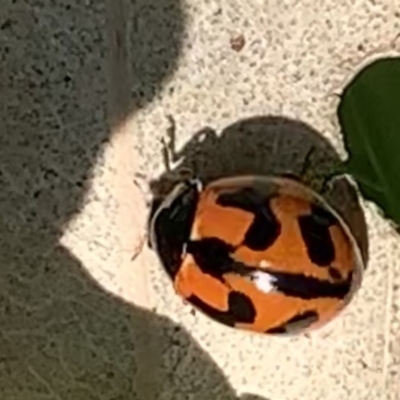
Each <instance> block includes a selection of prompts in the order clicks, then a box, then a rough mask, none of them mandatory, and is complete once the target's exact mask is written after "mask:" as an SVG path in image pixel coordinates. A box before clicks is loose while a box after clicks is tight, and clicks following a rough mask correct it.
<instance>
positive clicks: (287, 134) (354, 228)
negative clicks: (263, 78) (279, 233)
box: [148, 116, 369, 268]
mask: <svg viewBox="0 0 400 400" xmlns="http://www.w3.org/2000/svg"><path fill="white" fill-rule="evenodd" d="M174 158H175V161H179V162H177V164H178V165H177V166H176V167H174V168H172V170H171V171H165V172H164V173H163V174H161V176H159V177H157V178H156V179H154V180H152V181H151V182H150V184H149V186H150V191H151V194H152V202H151V207H150V213H149V219H148V221H149V222H150V220H151V218H152V216H153V214H154V212H155V211H156V209H157V207H158V206H159V205H160V203H161V201H162V199H163V198H164V197H165V196H166V195H167V194H168V193H169V191H170V190H171V189H172V188H173V186H174V185H175V184H176V183H177V182H179V180H180V178H179V177H180V176H182V175H181V174H180V171H184V170H187V169H188V170H190V171H192V172H193V175H194V176H195V177H197V178H199V179H200V180H201V181H202V182H203V184H204V185H206V184H207V183H209V182H211V181H212V180H214V179H218V178H224V177H229V176H234V175H246V174H252V175H281V174H291V175H294V176H296V177H297V178H298V179H299V180H300V181H301V182H303V183H304V184H306V185H309V186H310V187H311V188H313V189H314V190H315V191H317V192H319V193H320V194H323V196H324V197H325V198H326V199H327V201H328V202H329V203H330V205H331V206H332V207H333V208H334V209H335V210H336V211H337V212H338V213H339V215H340V216H341V217H342V218H343V220H344V221H345V222H346V223H347V224H348V226H349V228H350V230H351V232H352V234H353V236H354V238H355V240H356V242H357V244H358V246H359V248H360V252H361V256H362V259H363V262H364V265H365V268H366V266H367V265H368V258H369V243H368V234H367V225H366V221H365V217H364V213H363V211H362V208H361V205H360V202H359V199H358V196H357V192H356V189H355V187H354V186H353V185H352V184H351V183H350V181H349V180H348V179H347V178H346V177H344V176H342V177H338V178H336V179H335V180H333V181H332V182H331V183H330V185H328V186H325V185H323V181H324V179H325V178H326V176H327V175H328V173H329V172H330V171H331V169H332V167H334V166H337V164H338V163H339V162H340V157H339V155H338V154H337V152H336V151H335V149H334V148H333V146H332V145H331V144H330V143H329V142H328V140H326V139H325V138H323V137H322V135H320V134H319V133H318V132H317V131H316V130H315V129H313V128H312V127H310V126H309V125H307V124H305V123H303V122H300V121H297V120H292V119H289V118H285V117H281V116H255V117H252V118H248V119H243V120H240V121H237V122H236V123H233V124H232V125H229V126H228V127H226V128H225V129H223V131H222V132H221V134H217V133H216V132H215V131H214V130H213V129H211V128H208V127H206V128H204V129H202V130H200V131H199V132H197V133H196V134H195V135H194V136H193V138H192V139H191V140H190V141H189V142H188V143H186V144H185V145H184V147H183V148H182V149H181V150H179V151H177V152H176V153H175V157H174ZM306 159H308V162H307V163H306ZM305 164H307V165H308V167H306V168H305V169H304V167H305ZM303 172H305V174H304V173H303ZM323 187H325V189H324V190H323V192H322V188H323Z"/></svg>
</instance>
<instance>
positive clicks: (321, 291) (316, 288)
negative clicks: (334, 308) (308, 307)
mask: <svg viewBox="0 0 400 400" xmlns="http://www.w3.org/2000/svg"><path fill="white" fill-rule="evenodd" d="M263 270H264V271H265V272H268V273H269V274H270V275H272V276H273V277H274V278H275V279H276V281H275V282H274V286H275V288H276V290H278V291H279V292H281V293H284V294H285V295H287V296H292V297H299V298H301V299H305V300H311V299H315V298H320V297H333V298H338V299H343V298H344V297H346V295H347V294H348V293H349V292H350V289H351V284H352V273H350V274H349V276H348V278H347V279H346V280H345V281H341V282H334V283H332V282H329V281H326V280H322V279H318V278H314V277H311V276H305V275H302V274H290V273H287V272H278V271H274V270H269V269H266V268H263Z"/></svg>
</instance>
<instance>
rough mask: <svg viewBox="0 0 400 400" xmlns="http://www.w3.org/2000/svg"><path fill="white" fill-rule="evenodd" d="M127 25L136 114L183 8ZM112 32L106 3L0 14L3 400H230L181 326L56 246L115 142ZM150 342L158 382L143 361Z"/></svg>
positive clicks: (138, 9)
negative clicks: (142, 347)
mask: <svg viewBox="0 0 400 400" xmlns="http://www.w3.org/2000/svg"><path fill="white" fill-rule="evenodd" d="M116 4H117V2H116ZM130 13H131V15H132V18H133V27H132V30H131V32H130V37H129V43H130V46H131V48H130V51H131V52H132V54H134V55H133V56H132V59H134V61H133V64H134V65H133V66H132V71H130V74H132V82H134V84H133V86H132V88H130V90H129V92H130V93H131V94H132V98H131V102H130V104H129V107H128V108H129V109H130V111H133V112H134V111H135V107H136V108H137V107H142V106H144V105H146V104H147V103H148V102H149V101H151V100H152V99H153V98H154V96H156V95H157V93H158V92H159V90H160V89H161V86H162V83H163V81H164V80H165V79H167V78H168V77H169V76H170V75H171V73H172V72H173V71H174V68H175V65H176V58H177V57H178V55H179V47H180V42H181V39H182V35H183V29H184V18H183V12H182V9H181V4H180V2H179V1H178V0H137V1H132V3H130ZM106 20H107V17H106V13H105V3H104V2H103V1H100V2H90V3H88V2H81V1H75V2H74V1H72V2H66V1H58V2H54V1H50V0H45V1H36V0H31V1H28V2H17V1H11V0H5V1H3V2H2V4H1V13H0V59H1V68H0V327H1V329H0V399H2V400H11V399H17V398H18V399H20V400H25V399H26V400H43V399H62V400H92V399H102V400H111V399H112V400H136V399H139V400H150V398H149V396H148V393H149V391H151V390H154V391H155V392H156V393H157V394H158V397H157V399H160V400H168V399H171V400H172V399H174V400H179V399H182V400H183V399H187V398H188V393H190V394H191V397H190V398H191V399H193V400H206V399H213V398H218V399H223V400H231V399H232V400H234V399H236V396H235V394H234V391H233V389H232V388H231V386H230V385H229V384H228V382H227V380H226V379H225V377H224V376H223V374H222V373H221V372H220V371H219V369H218V368H217V366H216V365H215V364H214V363H213V362H212V360H211V359H210V358H209V357H208V356H207V355H206V354H205V353H204V352H203V351H202V350H201V349H200V347H199V346H198V345H197V344H196V343H195V342H194V341H193V340H192V339H191V337H190V336H189V335H188V333H187V332H186V331H185V330H184V329H183V328H182V327H180V326H177V325H176V324H174V323H173V322H171V321H170V320H169V319H167V318H162V317H158V316H155V315H153V314H151V313H149V312H148V311H145V310H142V309H140V308H138V307H134V306H132V305H128V304H125V303H124V302H123V301H121V300H120V299H117V298H115V297H113V296H111V295H110V294H108V293H106V292H105V291H104V290H103V289H102V288H101V287H99V286H98V285H97V284H96V283H95V282H94V281H93V280H92V278H91V277H90V276H88V275H87V274H86V273H85V269H84V266H83V265H81V263H80V262H79V260H77V259H76V258H75V257H74V256H73V255H72V254H70V252H69V251H68V250H67V249H65V248H63V247H62V246H60V245H59V238H60V236H61V235H62V232H63V229H64V227H65V225H66V223H67V222H68V221H69V219H70V218H71V217H72V216H73V215H74V214H75V213H76V212H78V211H79V209H80V207H81V206H82V204H83V202H84V199H85V191H86V188H87V186H88V184H89V183H90V179H91V177H92V168H93V166H94V165H95V163H96V160H97V159H98V157H99V156H100V155H101V151H102V147H103V144H104V143H105V142H106V141H107V140H108V135H109V134H110V126H109V123H108V118H107V107H106V103H107V102H106V93H107V81H108V77H107V69H106V67H105V61H104V57H105V56H104V55H105V54H106V53H107V51H108V50H107V49H106V43H107V40H106V28H105V21H106ZM116 40H117V41H118V40H119V39H118V38H117V39H116ZM116 111H118V110H116ZM123 112H126V110H123ZM120 115H123V113H122V114H120ZM146 334H148V335H149V336H152V335H154V337H155V339H156V341H155V343H157V346H156V348H154V354H151V355H148V359H150V360H152V362H153V365H156V366H157V368H156V370H154V371H153V370H143V368H144V367H143V366H142V365H141V364H138V363H137V360H136V359H135V354H136V352H137V350H138V349H137V348H136V337H138V335H146ZM172 367H173V368H172ZM198 371H201V375H200V376H201V377H202V380H201V381H196V379H195V377H196V372H198ZM138 376H140V377H141V378H140V381H139V379H138V378H137V377H138ZM197 376H198V375H197Z"/></svg>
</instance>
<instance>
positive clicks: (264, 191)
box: [149, 176, 364, 335]
mask: <svg viewBox="0 0 400 400" xmlns="http://www.w3.org/2000/svg"><path fill="white" fill-rule="evenodd" d="M149 240H150V246H151V247H152V248H153V249H154V250H155V251H156V252H157V253H158V256H159V259H160V261H161V263H162V265H163V268H164V269H165V271H166V272H167V274H168V275H169V277H170V278H171V280H172V282H173V285H174V288H175V291H176V292H177V294H178V295H180V296H181V297H182V298H183V299H185V300H186V301H187V302H188V303H189V304H191V305H192V306H194V307H195V309H198V310H199V311H201V312H203V313H204V314H205V315H207V316H208V317H210V318H211V319H213V320H216V321H218V322H220V323H222V324H225V325H227V326H230V327H233V328H237V329H243V330H247V331H253V332H254V331H255V332H258V333H264V334H275V335H278V334H299V333H306V332H308V331H310V330H313V329H315V328H319V327H322V326H323V325H325V324H326V323H328V322H329V321H331V320H332V319H333V318H334V317H335V316H336V315H338V313H339V312H340V311H341V310H342V309H343V308H344V307H345V306H346V305H347V304H348V303H349V302H350V300H351V299H352V297H353V296H354V293H355V292H356V291H357V289H358V288H359V287H360V284H361V278H362V273H363V270H364V266H363V261H362V258H361V254H360V250H359V247H358V245H357V243H356V241H355V239H354V237H353V236H352V234H351V233H350V229H349V227H348V226H347V225H346V224H345V223H344V221H343V220H342V219H341V218H340V216H339V215H338V214H337V213H336V212H335V211H334V210H333V209H332V208H331V207H330V206H329V205H328V204H327V202H326V201H325V200H324V198H323V197H322V196H321V195H319V194H318V193H316V192H315V191H314V190H312V189H311V188H309V187H308V186H305V185H304V184H302V183H301V182H300V181H299V180H296V179H293V178H290V177H288V176H233V177H228V178H222V179H218V180H214V181H212V182H210V183H208V184H207V185H206V186H205V187H202V183H201V181H200V180H198V179H187V180H185V181H183V182H181V183H178V184H177V185H175V187H174V189H173V190H172V191H171V192H170V194H169V195H168V196H166V198H165V199H164V200H163V201H162V202H161V204H160V205H159V207H158V209H157V210H156V212H155V213H154V215H153V217H152V219H151V221H150V232H149Z"/></svg>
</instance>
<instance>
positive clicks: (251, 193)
mask: <svg viewBox="0 0 400 400" xmlns="http://www.w3.org/2000/svg"><path fill="white" fill-rule="evenodd" d="M266 200H268V199H266V197H265V196H263V195H261V194H260V193H259V192H258V191H257V190H255V189H253V188H251V187H247V188H243V189H240V190H237V191H236V192H231V193H221V194H220V195H219V196H218V199H217V204H218V205H220V206H222V207H233V208H240V209H242V210H244V211H247V212H250V213H253V214H256V213H257V212H258V210H259V208H260V207H263V206H264V205H265V202H266Z"/></svg>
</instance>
